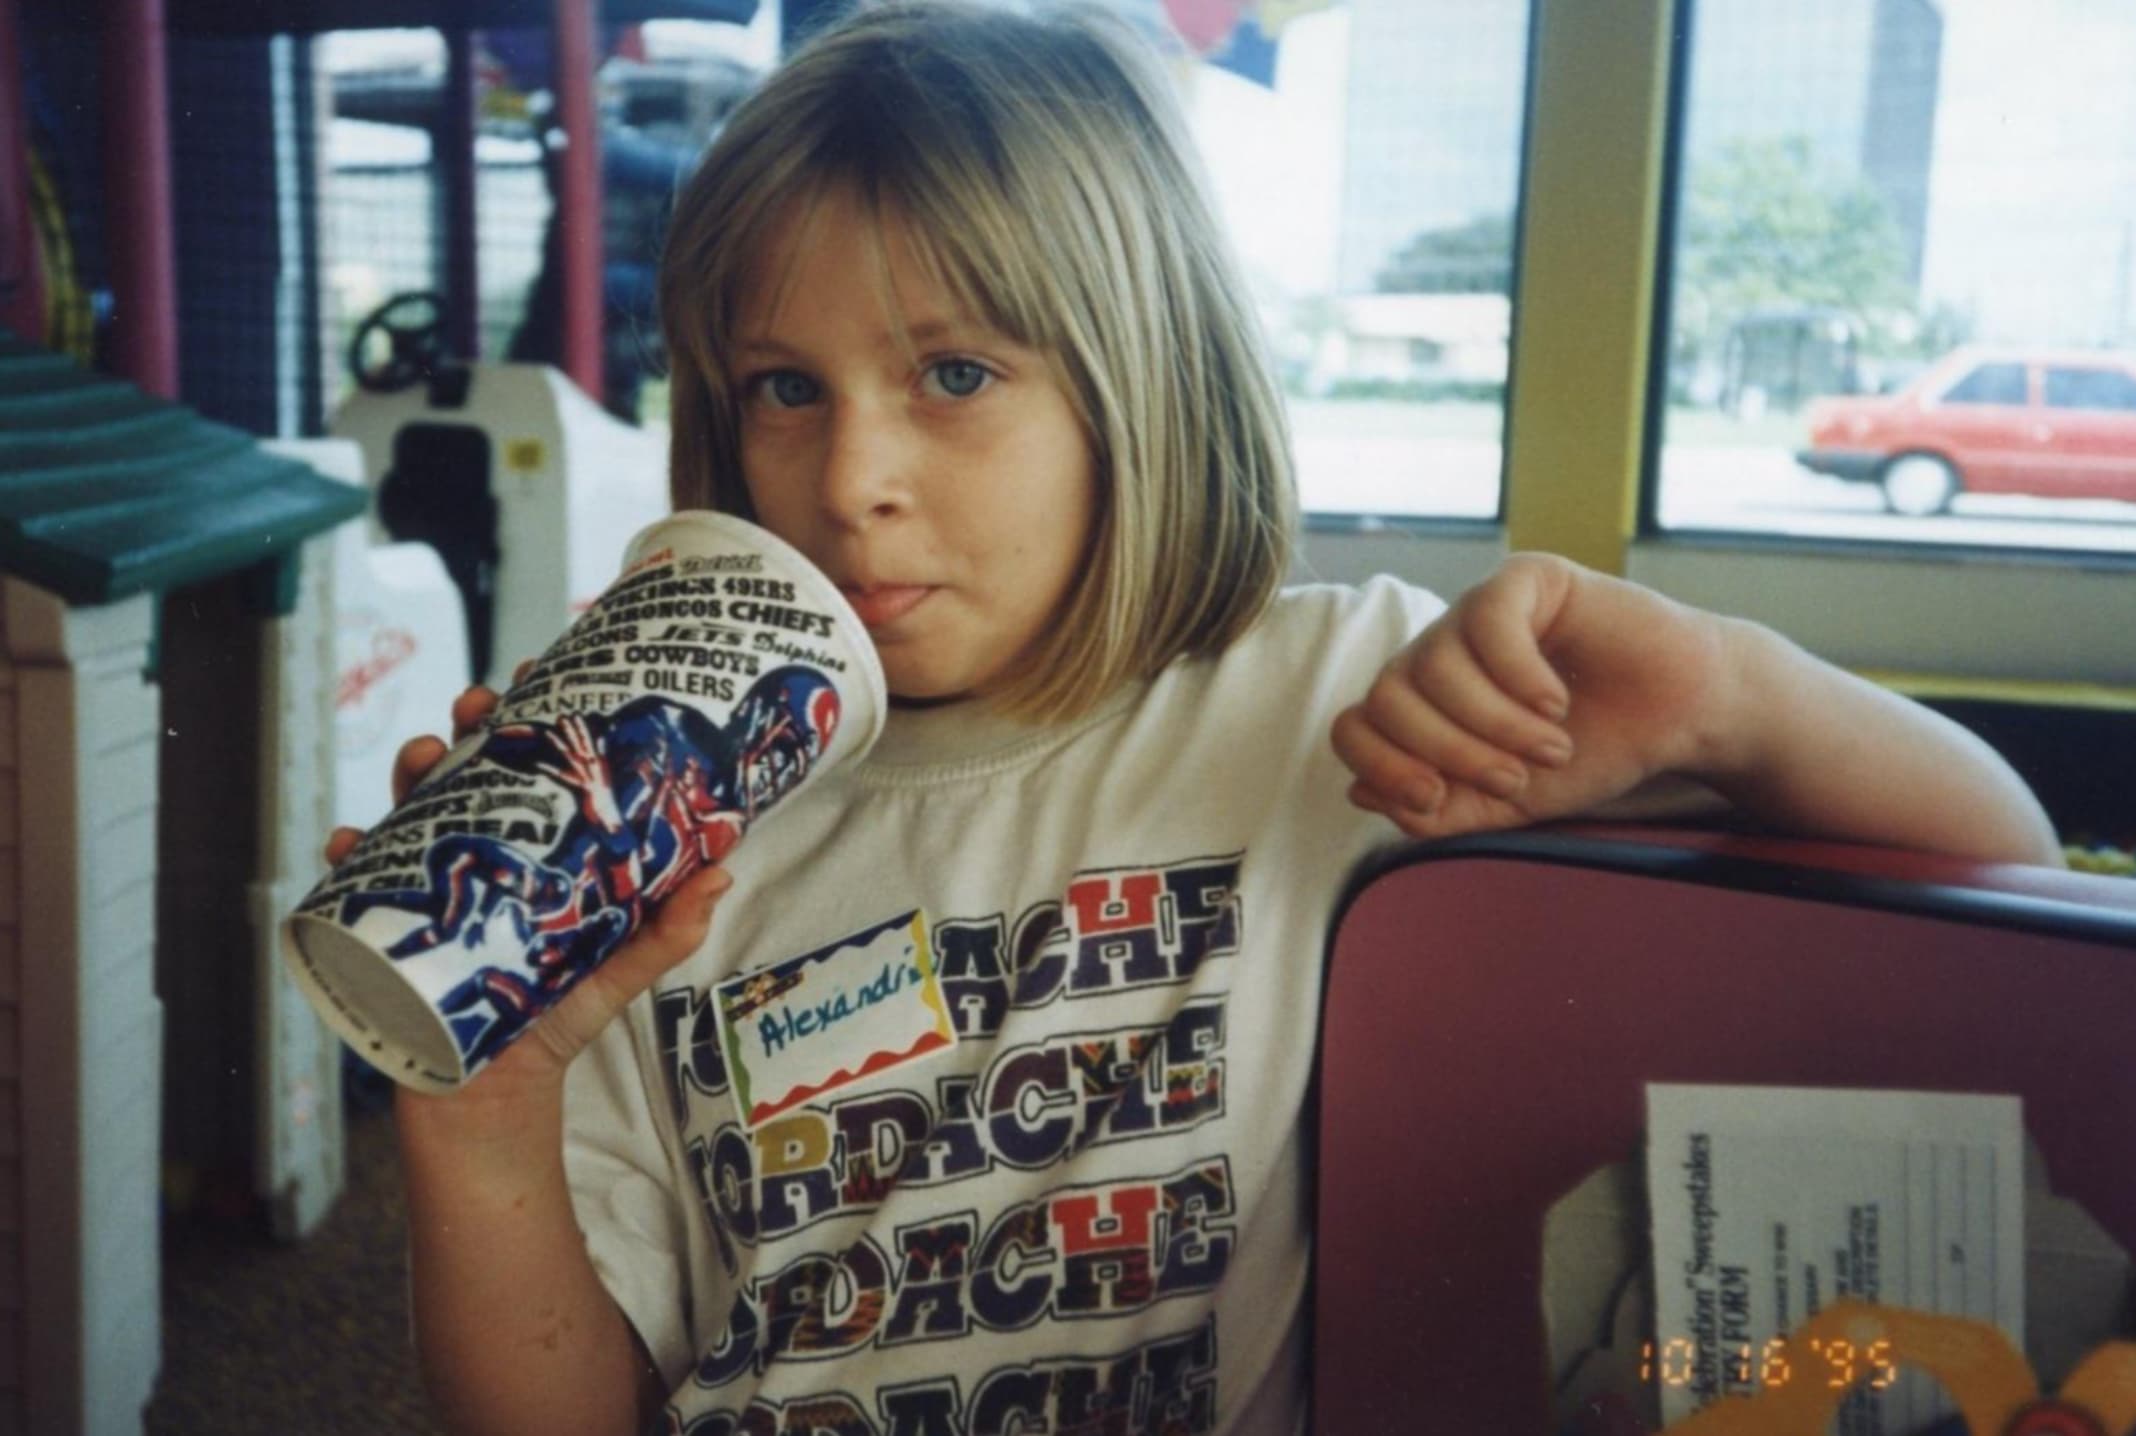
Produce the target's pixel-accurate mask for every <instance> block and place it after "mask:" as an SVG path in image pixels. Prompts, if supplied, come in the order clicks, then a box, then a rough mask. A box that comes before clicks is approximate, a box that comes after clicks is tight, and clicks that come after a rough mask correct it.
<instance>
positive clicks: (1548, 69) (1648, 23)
mask: <svg viewBox="0 0 2136 1436" xmlns="http://www.w3.org/2000/svg"><path fill="white" fill-rule="evenodd" d="M1676 8H1677V6H1676V0H1540V3H1539V4H1538V5H1537V7H1536V12H1535V14H1536V20H1535V24H1536V31H1535V36H1534V39H1533V65H1534V70H1535V76H1534V93H1533V98H1532V99H1531V101H1530V108H1529V118H1528V138H1527V156H1526V163H1525V165H1524V167H1523V180H1522V198H1521V208H1522V220H1521V239H1520V270H1519V290H1518V296H1517V299H1518V302H1517V304H1516V306H1515V309H1514V335H1513V379H1512V391H1511V396H1510V402H1511V406H1512V414H1511V422H1510V424H1509V425H1508V433H1509V436H1510V438H1509V452H1508V456H1507V465H1506V479H1507V488H1506V538H1507V542H1508V544H1509V546H1510V547H1512V548H1515V549H1547V550H1549V551H1551V552H1554V553H1561V554H1564V555H1566V556H1567V557H1569V558H1573V559H1576V560H1578V561H1579V562H1581V563H1584V564H1587V565H1589V566H1590V567H1593V568H1598V569H1601V570H1603V571H1605V572H1608V573H1622V572H1624V564H1625V549H1626V546H1627V544H1628V543H1629V541H1630V539H1631V536H1632V533H1633V529H1634V525H1635V520H1636V515H1637V513H1638V491H1639V469H1640V455H1641V450H1642V445H1643V441H1644V434H1645V423H1646V391H1647V365H1648V354H1649V351H1650V339H1651V331H1652V326H1653V311H1654V264H1655V254H1656V251H1657V246H1658V239H1659V229H1660V226H1659V221H1658V215H1659V212H1660V205H1661V185H1662V173H1661V168H1662V165H1661V156H1662V138H1663V133H1664V130H1665V129H1666V117H1667V113H1668V81H1669V52H1670V45H1669V35H1670V26H1671V24H1672V23H1673V20H1674V16H1675V11H1676Z"/></svg>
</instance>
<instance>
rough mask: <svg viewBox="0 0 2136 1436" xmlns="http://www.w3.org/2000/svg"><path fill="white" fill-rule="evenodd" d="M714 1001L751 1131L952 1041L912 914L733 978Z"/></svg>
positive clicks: (922, 920)
mask: <svg viewBox="0 0 2136 1436" xmlns="http://www.w3.org/2000/svg"><path fill="white" fill-rule="evenodd" d="M717 996H718V998H719V1029H720V1042H721V1044H722V1045H723V1046H724V1047H725V1048H726V1052H727V1074H728V1076H729V1078H730V1079H731V1080H732V1081H733V1083H734V1096H735V1100H736V1102H738V1103H739V1104H740V1106H741V1109H742V1120H743V1122H745V1123H746V1124H747V1125H748V1126H749V1127H751V1128H752V1129H753V1128H755V1127H758V1126H760V1125H762V1124H763V1123H764V1122H767V1121H769V1120H770V1119H771V1118H773V1117H776V1116H778V1115H779V1114H780V1113H781V1112H784V1111H786V1110H787V1109H788V1108H790V1107H798V1106H799V1105H801V1104H802V1103H803V1102H806V1101H808V1100H810V1099H811V1098H814V1097H821V1096H823V1095H824V1094H825V1093H828V1092H835V1091H837V1090H838V1089H839V1088H841V1087H846V1086H850V1085H852V1084H853V1083H855V1082H858V1081H860V1080H862V1079H863V1078H867V1077H872V1076H874V1075H875V1074H876V1073H878V1072H882V1071H886V1070H888V1069H889V1068H892V1067H897V1066H901V1065H903V1064H904V1063H907V1062H912V1061H916V1060H918V1059H919V1058H922V1057H926V1056H930V1055H931V1054H933V1053H936V1052H940V1051H943V1050H945V1049H947V1048H950V1047H954V1046H955V1045H956V1042H957V1030H956V1028H955V1026H953V1025H952V1024H951V1022H950V1020H949V1008H948V1005H947V1004H946V1003H944V1002H943V1000H942V980H941V978H940V977H939V976H938V975H937V974H936V972H935V962H934V953H933V951H932V949H930V948H929V946H928V943H927V919H926V917H925V915H924V914H922V913H920V912H917V911H914V912H908V913H906V914H905V915H904V916H903V917H894V918H892V919H890V921H888V922H886V923H882V924H880V925H879V926H876V927H871V928H869V929H867V930H866V931H864V932H857V933H855V934H853V935H852V936H851V937H847V938H841V939H840V940H839V941H837V942H834V943H832V944H830V945H829V946H828V947H822V948H818V949H817V950H816V951H814V952H810V953H803V954H802V955H801V956H799V957H792V958H788V959H787V960H786V961H784V962H780V963H775V964H773V965H772V966H770V967H766V968H760V969H758V970H757V971H755V972H750V973H744V974H742V975H740V976H738V977H733V978H729V979H728V980H727V981H725V982H723V983H721V984H720V985H719V987H718V989H717Z"/></svg>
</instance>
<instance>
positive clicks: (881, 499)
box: [819, 401, 913, 527]
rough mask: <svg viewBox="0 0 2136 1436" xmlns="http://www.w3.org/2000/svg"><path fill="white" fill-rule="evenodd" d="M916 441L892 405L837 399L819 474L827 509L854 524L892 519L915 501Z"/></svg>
mask: <svg viewBox="0 0 2136 1436" xmlns="http://www.w3.org/2000/svg"><path fill="white" fill-rule="evenodd" d="M912 462H913V444H912V441H911V435H910V434H909V433H908V432H907V431H906V426H905V425H904V424H902V423H901V422H900V420H899V416H898V415H897V414H896V413H895V412H894V411H892V410H891V409H889V408H888V407H887V406H884V405H880V404H876V403H872V402H868V401H851V402H840V403H834V404H833V405H832V408H831V415H830V424H829V426H828V432H827V434H826V435H825V442H824V449H823V467H822V473H821V475H820V478H819V485H820V492H821V497H822V502H823V506H824V508H825V510H826V511H827V512H829V513H830V515H831V516H832V517H833V518H834V519H836V520H837V521H838V522H839V523H841V524H845V525H847V526H850V527H859V526H861V525H864V524H867V523H870V522H873V521H876V520H880V519H886V518H890V517H892V516H894V515H896V514H897V513H899V512H901V511H902V510H904V509H905V508H906V507H907V506H908V505H909V504H910V503H911V501H912V488H911V483H910V466H911V464H912Z"/></svg>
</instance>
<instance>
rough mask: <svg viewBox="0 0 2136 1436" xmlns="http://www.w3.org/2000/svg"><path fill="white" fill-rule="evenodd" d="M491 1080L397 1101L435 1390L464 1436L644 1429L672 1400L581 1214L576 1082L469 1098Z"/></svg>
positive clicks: (423, 1331)
mask: <svg viewBox="0 0 2136 1436" xmlns="http://www.w3.org/2000/svg"><path fill="white" fill-rule="evenodd" d="M489 1076H490V1074H489V1073H487V1072H485V1073H484V1074H483V1077H482V1079H481V1080H480V1081H478V1082H477V1083H475V1084H473V1085H472V1086H471V1087H470V1088H469V1089H468V1093H464V1094H454V1095H453V1096H450V1097H426V1096H422V1095H419V1094H417V1093H413V1092H409V1091H406V1090H403V1091H402V1092H401V1093H400V1094H399V1095H398V1097H397V1099H396V1107H395V1120H396V1124H397V1126H398V1128H399V1135H400V1149H401V1164H402V1172H403V1177H404V1180H405V1183H406V1189H407V1197H408V1237H409V1241H408V1264H409V1279H410V1280H409V1299H410V1302H411V1305H412V1307H413V1311H414V1327H415V1345H416V1353H417V1357H418V1359H419V1361H420V1364H421V1368H422V1373H423V1385H424V1387H425V1389H426V1390H427V1392H428V1393H429V1396H430V1400H431V1403H432V1405H433V1406H434V1407H435V1408H436V1410H437V1413H438V1415H439V1417H440V1418H441V1420H442V1422H443V1424H444V1427H445V1429H446V1430H448V1431H451V1432H453V1433H455V1436H475V1433H491V1432H496V1433H505V1432H512V1433H541V1432H555V1433H557V1436H564V1433H583V1436H599V1433H614V1436H629V1433H635V1432H639V1431H643V1430H645V1429H646V1426H647V1423H648V1421H649V1420H650V1419H651V1417H652V1415H653V1413H654V1412H656V1411H657V1410H658V1409H659V1406H660V1403H661V1402H662V1401H663V1400H665V1397H666V1393H665V1391H664V1390H663V1389H662V1387H661V1383H660V1381H659V1378H658V1374H657V1372H655V1371H653V1369H652V1364H651V1362H650V1361H649V1360H648V1359H647V1358H646V1357H645V1355H644V1352H643V1349H642V1347H641V1346H640V1345H639V1343H638V1340H637V1337H636V1335H635V1334H634V1333H633V1332H632V1331H631V1329H630V1325H629V1323H628V1322H627V1321H625V1320H624V1317H623V1313H622V1311H621V1310H620V1309H619V1308H618V1307H617V1306H616V1304H615V1302H614V1301H613V1300H612V1299H611V1298H610V1297H609V1295H608V1292H607V1290H606V1289H605V1288H604V1287H603V1286H602V1285H601V1280H600V1277H599V1276H598V1275H597V1274H596V1273H595V1271H594V1268H593V1263H592V1261H591V1260H590V1259H589V1258H588V1257H587V1255H586V1246H585V1240H584V1238H583V1237H582V1236H581V1235H580V1233H579V1229H578V1224H577V1222H576V1221H575V1220H574V1218H573V1215H572V1210H571V1198H570V1194H569V1191H568V1190H567V1188H566V1186H565V1182H564V1171H563V1111H562V1106H563V1098H562V1084H561V1083H557V1084H555V1089H554V1094H553V1096H552V1097H550V1098H549V1099H547V1100H535V1101H528V1102H525V1103H523V1104H521V1103H506V1102H502V1101H499V1102H494V1103H492V1102H485V1101H481V1100H479V1099H477V1098H473V1097H470V1096H469V1094H471V1093H473V1092H475V1090H476V1089H477V1088H479V1087H480V1086H481V1085H482V1082H485V1081H487V1079H488V1077H489ZM463 1098H466V1099H467V1100H464V1101H463Z"/></svg>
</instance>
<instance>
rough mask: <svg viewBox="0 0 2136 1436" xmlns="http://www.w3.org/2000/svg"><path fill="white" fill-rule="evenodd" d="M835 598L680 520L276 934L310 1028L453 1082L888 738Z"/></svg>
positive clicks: (800, 574)
mask: <svg viewBox="0 0 2136 1436" xmlns="http://www.w3.org/2000/svg"><path fill="white" fill-rule="evenodd" d="M885 705H886V695H885V692H884V688H883V674H882V667H881V665H880V663H879V662H878V661H877V659H876V656H875V649H874V646H873V645H872V644H871V643H870V642H869V641H868V635H867V632H866V630H865V629H864V628H863V627H862V626H861V623H860V620H859V619H858V618H857V617H856V616H855V615H854V613H853V611H852V609H851V608H849V607H848V606H847V604H846V601H845V599H844V597H843V596H842V595H841V594H840V593H839V592H838V590H837V589H836V588H835V587H834V586H833V585H832V584H831V582H830V580H829V579H827V578H825V577H824V576H823V575H822V574H821V573H820V572H818V571H817V570H816V569H815V568H813V567H812V566H811V565H810V564H809V562H808V560H807V559H805V558H803V557H802V556H801V555H800V554H799V553H798V552H797V551H795V550H794V549H793V548H791V547H789V546H788V545H787V544H785V543H784V542H782V541H780V540H779V539H777V538H775V537H773V536H772V535H771V534H769V533H767V532H765V531H764V530H763V529H760V528H758V527H756V526H755V525H753V524H748V523H744V522H743V521H741V520H740V519H736V518H731V517H728V516H727V515H724V514H710V513H684V514H678V515H676V516H675V517H673V518H670V519H666V520H663V521H662V522H660V523H657V524H655V525H653V526H652V527H651V528H649V529H647V530H645V531H644V532H643V533H641V534H639V535H638V537H637V538H635V539H634V540H632V541H631V545H630V549H629V552H628V554H627V555H626V557H625V559H624V567H623V576H622V577H621V578H620V579H618V580H617V581H616V582H615V583H614V584H613V585H612V586H610V588H609V589H608V591H607V592H605V593H603V594H602V595H601V596H600V598H598V599H596V600H595V601H594V603H593V604H592V606H591V607H589V608H588V609H587V610H586V612H585V613H584V614H582V615H581V616H580V617H579V619H578V621H577V622H576V623H574V624H573V625H572V626H571V628H570V630H569V631H568V632H567V633H565V634H564V636H563V637H562V638H561V639H559V640H558V641H557V642H556V644H555V645H554V646H552V647H551V648H550V649H549V651H548V652H547V653H545V654H543V655H542V657H541V658H540V659H539V660H537V661H536V663H535V664H534V666H533V667H532V668H531V669H529V670H528V671H527V674H526V676H525V677H524V678H523V679H522V680H521V681H519V682H518V683H516V684H514V685H513V686H512V689H511V691H510V692H508V693H506V694H505V696H504V699H503V701H502V702H501V703H499V704H498V706H497V709H496V711H495V712H494V713H493V714H492V715H491V717H490V719H489V721H488V722H487V723H486V724H485V725H484V726H483V728H482V729H481V730H480V731H479V732H476V733H474V734H471V735H469V736H468V737H467V738H466V739H464V740H463V741H462V742H460V743H459V744H458V745H457V746H455V747H454V748H453V749H452V751H451V752H449V753H447V754H446V755H445V757H444V758H443V759H442V760H441V761H440V762H439V763H438V765H437V767H435V768H433V769H432V770H431V771H430V773H429V774H427V775H426V776H425V777H424V779H423V782H422V784H421V785H420V786H419V787H417V788H416V789H415V791H414V792H412V793H410V794H409V795H408V801H407V802H405V803H403V804H402V805H401V806H400V807H398V808H396V809H395V810H394V811H393V812H392V813H390V814H388V815H387V816H386V818H385V819H384V820H383V821H381V822H380V823H379V824H378V826H377V827H375V828H373V829H372V830H371V831H370V832H369V833H368V834H366V835H365V837H364V839H363V841H362V842H361V843H359V844H357V846H356V849H355V851H353V852H351V853H350V854H349V855H348V857H347V859H346V860H344V861H343V862H342V863H341V865H340V866H339V867H337V868H335V869H334V871H333V872H331V873H329V874H328V875H327V877H326V878H325V880H324V881H322V882H321V883H320V884H319V886H318V887H316V888H314V889H313V890H312V892H311V894H310V895H309V896H308V897H306V898H305V899H304V901H303V902H302V903H301V904H299V905H298V907H297V910H296V911H295V912H294V913H293V914H292V915H290V916H289V917H288V918H287V919H286V920H285V921H284V923H283V924H282V955H283V957H284V958H285V959H286V960H287V961H288V963H289V967H290V970H291V971H292V972H293V973H294V974H295V977H296V981H297V984H298V986H299V987H300V988H301V989H302V990H303V991H304V993H305V995H306V996H307V997H308V998H309V999H310V1000H311V1003H312V1005H313V1006H314V1007H315V1008H317V1009H318V1011H319V1014H320V1015H321V1016H322V1017H323V1018H325V1019H326V1021H327V1022H328V1023H330V1024H331V1025H332V1026H333V1027H334V1029H335V1030H336V1031H338V1032H339V1033H340V1034H341V1036H342V1037H343V1038H344V1039H346V1040H347V1041H348V1043H349V1045H350V1046H351V1047H353V1048H354V1049H355V1050H356V1051H357V1052H358V1053H359V1054H360V1055H361V1056H363V1057H364V1058H365V1059H366V1060H367V1061H369V1062H370V1063H371V1064H372V1065H373V1066H375V1067H377V1068H378V1069H379V1070H380V1071H382V1072H384V1073H385V1074H386V1075H387V1076H389V1077H392V1078H393V1079H394V1080H396V1081H398V1082H402V1083H405V1084H406V1085H408V1086H410V1087H415V1088H418V1089H420V1090H423V1091H430V1092H443V1091H450V1090H452V1089H453V1088H456V1087H458V1086H460V1085H461V1084H463V1083H465V1082H466V1081H467V1080H468V1079H469V1078H470V1077H472V1076H473V1075H474V1074H475V1073H476V1072H477V1071H479V1070H481V1068H482V1067H483V1066H484V1065H485V1064H486V1063H488V1062H489V1061H490V1060H491V1059H492V1058H494V1057H495V1056H496V1055H497V1053H498V1052H499V1051H501V1050H502V1049H503V1048H504V1047H505V1046H506V1045H507V1044H508V1043H510V1042H511V1041H512V1040H513V1039H515V1038H516V1037H518V1036H519V1035H520V1034H521V1033H522V1032H524V1031H525V1030H526V1028H527V1025H528V1024H529V1023H530V1022H531V1021H532V1020H533V1019H534V1018H535V1017H536V1016H538V1015H539V1014H540V1013H541V1012H542V1011H544V1010H545V1009H547V1008H548V1007H549V1006H551V1005H552V1004H554V1003H555V1002H556V1001H557V999H558V998H560V997H561V996H562V995H563V994H564V993H565V992H567V991H569V990H570V988H571V986H572V984H573V983H575V982H577V981H578V979H579V978H581V977H583V976H584V975H585V974H586V973H587V972H590V971H591V970H592V969H593V968H595V967H597V966H599V965H600V963H601V962H602V961H603V960H604V959H606V958H607V956H608V955H609V954H610V953H611V952H613V951H614V950H615V949H616V947H617V946H618V945H620V944H621V943H622V942H623V941H624V940H625V939H626V938H628V937H629V936H630V935H631V934H632V933H634V932H636V931H637V930H638V928H639V926H640V925H641V924H642V923H643V922H644V920H645V917H646V914H647V912H648V911H649V909H650V907H651V906H652V905H653V904H655V903H657V902H658V901H659V900H660V899H661V898H663V897H665V896H666V895H667V894H669V893H671V892H673V891H675V889H676V888H678V887H680V886H681V885H682V883H683V882H684V881H685V880H686V879H687V878H688V877H689V876H690V875H691V874H693V873H695V872H696V871H698V870H699V869H700V868H702V867H704V866H706V865H707V864H710V863H714V862H717V861H719V860H720V859H721V858H722V857H724V856H725V855H726V853H727V851H728V849H729V848H731V847H732V846H733V845H734V843H735V842H736V840H738V839H739V838H740V837H741V835H742V834H743V832H744V831H746V830H747V828H748V827H749V826H750V824H752V823H754V822H755V821H757V820H758V819H759V818H761V817H762V816H763V815H764V814H765V813H766V812H768V811H769V810H770V809H771V808H772V807H773V806H775V805H776V804H778V803H781V802H784V801H786V800H787V799H788V798H790V797H792V796H793V794H794V793H796V792H798V791H800V790H801V789H802V788H803V787H805V786H806V785H807V784H809V783H811V782H813V781H814V780H815V779H817V778H818V777H820V776H821V775H822V774H824V773H825V772H828V771H830V770H831V769H832V768H834V767H837V766H838V765H840V764H842V763H846V762H850V761H851V760H853V759H854V758H856V757H858V756H859V755H860V754H862V753H864V752H866V751H867V749H868V748H869V747H870V746H871V745H872V744H873V743H874V742H875V739H876V736H877V735H878V734H879V733H880V732H881V731H882V724H883V717H884V710H885Z"/></svg>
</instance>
